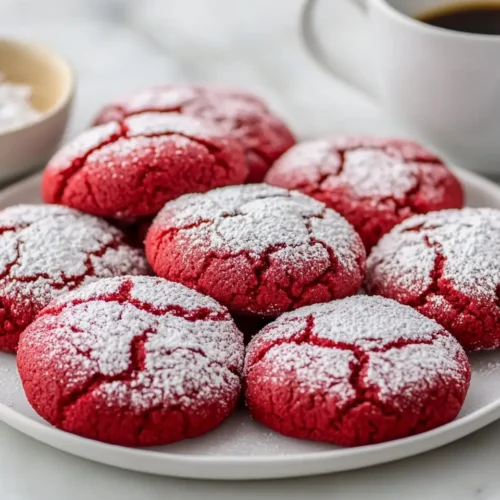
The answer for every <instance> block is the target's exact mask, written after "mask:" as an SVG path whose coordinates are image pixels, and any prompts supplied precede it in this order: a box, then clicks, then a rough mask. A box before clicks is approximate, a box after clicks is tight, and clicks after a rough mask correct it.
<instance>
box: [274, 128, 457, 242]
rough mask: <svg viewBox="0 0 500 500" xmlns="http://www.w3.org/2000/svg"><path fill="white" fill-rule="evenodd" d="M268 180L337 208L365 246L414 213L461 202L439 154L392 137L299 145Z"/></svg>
mask: <svg viewBox="0 0 500 500" xmlns="http://www.w3.org/2000/svg"><path fill="white" fill-rule="evenodd" d="M266 182H268V183H270V184H273V185H276V186H281V187H285V188H288V189H298V190H299V191H301V192H303V193H305V194H307V195H309V196H312V197H313V198H316V199H318V200H319V201H322V202H323V203H325V204H326V205H327V206H329V207H330V208H333V209H334V210H337V211H338V212H339V213H341V214H342V215H343V216H344V217H346V219H347V220H348V221H349V222H350V223H351V224H353V226H354V227H355V228H356V230H357V231H358V232H359V233H360V235H361V238H362V239H363V242H364V243H365V246H366V248H367V250H369V249H370V248H371V247H372V246H373V245H374V244H376V242H377V241H378V240H379V239H380V237H381V236H382V235H383V234H385V233H387V232H388V231H389V230H390V229H391V228H392V227H394V226H395V225H396V224H398V223H399V222H401V221H402V220H404V219H406V218H408V217H410V216H412V215H415V214H420V213H426V212H429V211H432V210H440V209H445V208H461V207H462V206H463V203H464V200H463V198H464V197H463V191H462V188H461V186H460V184H459V182H458V180H457V179H456V178H455V176H454V175H453V174H452V173H451V172H450V171H449V170H448V168H447V167H446V166H445V165H444V164H443V162H442V161H441V160H440V159H439V158H437V157H436V156H434V155H432V154H431V153H429V152H427V151H426V150H424V149H423V148H422V147H420V146H419V145H417V144H415V143H412V142H409V141H402V140H395V139H392V140H388V139H376V138H368V137H356V136H352V137H351V136H346V137H342V136H340V137H334V138H332V139H329V140H318V141H310V142H305V143H302V144H298V145H296V146H294V147H293V148H291V149H290V150H289V151H288V152H287V153H286V154H284V155H283V156H282V157H281V158H280V159H279V160H278V161H277V162H276V163H275V165H274V166H273V168H272V169H271V170H270V171H269V173H268V174H267V176H266Z"/></svg>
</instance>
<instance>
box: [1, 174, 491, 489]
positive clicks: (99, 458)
mask: <svg viewBox="0 0 500 500" xmlns="http://www.w3.org/2000/svg"><path fill="white" fill-rule="evenodd" d="M453 170H454V171H455V173H456V174H457V175H458V177H459V178H460V179H461V180H462V181H463V182H464V183H465V184H468V185H470V186H473V187H475V188H477V189H478V190H480V191H483V192H487V193H488V194H490V195H491V196H493V197H495V198H498V199H499V200H500V186H497V185H496V184H495V183H493V182H492V181H490V180H488V179H486V178H484V177H481V176H480V175H478V174H476V173H474V172H470V171H467V170H464V169H462V168H458V167H453ZM40 178H41V174H40V173H37V174H35V175H32V176H30V177H28V178H26V179H24V180H22V181H19V182H17V183H15V184H13V185H11V186H9V187H7V188H5V189H3V190H1V191H0V196H1V197H7V196H15V195H16V194H17V193H18V192H22V191H23V190H25V189H28V188H31V187H33V186H34V185H35V184H36V183H39V181H40ZM497 419H500V398H499V399H498V400H496V401H493V402H491V403H489V404H487V405H486V406H483V407H481V408H479V409H478V410H476V411H474V412H472V413H470V414H468V415H466V416H464V417H461V418H460V419H458V420H453V421H452V422H449V423H448V424H445V425H443V426H441V427H438V428H436V429H432V430H430V431H427V432H424V433H422V434H417V435H414V436H410V437H406V438H403V439H398V440H394V441H388V442H385V443H380V444H375V445H366V446H360V447H355V448H340V449H339V448H335V449H333V450H321V451H311V452H301V453H297V454H294V455H248V456H242V455H197V454H189V455H179V454H176V453H169V452H163V451H162V452H158V451H155V450H154V449H148V448H128V447H124V446H118V445H112V444H108V443H103V442H100V441H95V440H92V439H88V438H84V437H81V436H77V435H74V434H71V433H68V432H65V431H62V430H60V429H57V428H55V427H52V426H50V425H49V424H47V423H45V422H39V421H37V420H34V419H33V418H30V417H28V416H26V415H24V414H22V413H19V412H18V411H16V410H15V409H13V408H10V407H9V406H7V405H5V404H3V403H0V420H1V421H3V422H4V423H5V424H7V425H9V426H10V427H12V428H14V429H16V430H17V431H19V432H21V433H24V434H25V435H27V436H29V437H31V438H33V439H35V440H37V441H40V442H42V443H44V444H46V445H48V446H51V447H52V448H55V449H58V450H62V451H64V452H66V453H69V454H72V455H75V456H78V457H82V458H85V459H89V460H92V461H94V462H98V463H104V464H107V465H111V466H115V467H119V468H123V469H128V470H134V471H138V472H146V473H152V474H156V475H164V476H176V477H185V478H198V479H225V480H228V479H229V480H247V479H272V478H275V479H277V478H286V477H298V476H312V475H318V474H325V473H329V472H340V471H343V470H354V469H359V468H363V467H368V466H372V465H377V464H382V463H388V462H391V461H395V460H400V459H402V458H406V457H410V456H414V455H417V454H420V453H424V452H426V451H430V450H433V449H436V448H439V447H441V446H444V445H446V444H449V443H451V442H453V441H456V440H458V439H460V438H462V437H465V436H466V435H469V434H471V433H473V432H475V431H477V430H479V429H480V428H482V427H485V426H486V425H488V424H490V423H492V422H494V421H495V420H497ZM354 459H358V462H357V463H353V460H354ZM270 466H273V467H270Z"/></svg>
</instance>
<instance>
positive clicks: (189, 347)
mask: <svg viewBox="0 0 500 500" xmlns="http://www.w3.org/2000/svg"><path fill="white" fill-rule="evenodd" d="M242 337H243V336H242V334H241V332H240V331H239V330H238V329H237V328H236V326H235V325H234V322H233V320H232V319H231V316H230V315H229V312H228V311H227V309H226V308H225V307H223V306H221V305H220V304H217V302H215V301H214V300H212V299H210V298H209V297H204V296H203V295H201V294H199V293H197V292H195V291H194V290H190V289H188V288H186V287H184V286H182V285H179V284H177V283H171V282H168V281H165V280H162V279H159V278H152V277H136V278H133V277H123V278H113V279H106V280H101V281H98V282H96V283H93V284H91V285H89V286H86V287H82V288H80V289H79V290H75V291H74V292H72V293H69V294H67V295H64V296H63V297H60V298H59V299H56V300H55V301H53V302H52V303H51V304H50V305H49V306H48V307H47V308H45V309H44V310H43V311H42V312H41V313H40V314H39V315H38V317H37V319H36V320H35V321H34V322H33V323H32V324H31V325H30V326H29V327H28V328H27V329H26V330H25V331H24V333H23V334H22V336H21V340H20V343H19V351H18V357H17V364H18V368H19V374H20V376H21V380H22V383H23V387H24V390H25V392H26V396H27V398H28V401H29V402H30V404H31V405H32V406H33V408H34V409H35V411H36V412H37V413H38V414H39V415H41V416H42V417H43V418H44V419H45V420H47V421H48V422H50V423H51V424H52V425H54V426H56V427H58V428H60V429H62V430H65V431H68V432H72V433H75V434H79V435H81V436H84V437H87V438H91V439H97V440H100V441H106V442H108V443H114V444H120V445H124V446H155V445H162V444H167V443H171V442H173V441H178V440H180V439H186V438H192V437H196V436H199V435H201V434H204V433H205V432H208V431H210V430H212V429H214V428H215V427H217V426H218V425H219V424H220V423H221V422H222V421H223V420H224V419H225V418H226V417H228V416H229V414H230V413H231V412H232V410H233V408H234V407H235V405H236V403H237V401H238V395H239V392H240V372H241V368H242V364H243V354H244V347H243V338H242Z"/></svg>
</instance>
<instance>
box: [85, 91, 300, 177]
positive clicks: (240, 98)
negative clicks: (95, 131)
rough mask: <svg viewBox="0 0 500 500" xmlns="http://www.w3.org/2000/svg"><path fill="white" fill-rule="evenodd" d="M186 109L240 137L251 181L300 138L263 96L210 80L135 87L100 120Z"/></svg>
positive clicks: (109, 105)
mask: <svg viewBox="0 0 500 500" xmlns="http://www.w3.org/2000/svg"><path fill="white" fill-rule="evenodd" d="M151 111H155V112H162V113H172V112H177V113H182V114H185V115H190V116H197V117H200V118H204V119H209V120H212V121H214V122H216V123H217V124H218V125H220V126H221V127H222V128H223V129H224V130H225V131H226V132H227V133H228V134H229V135H231V136H232V137H233V138H235V139H237V140H238V141H239V143H240V144H241V146H242V147H243V149H244V151H245V157H246V162H247V165H248V171H249V173H248V177H247V182H261V181H262V180H263V178H264V175H265V174H266V172H267V171H268V170H269V168H270V166H271V165H272V163H273V162H274V161H275V160H276V159H277V158H278V157H279V156H280V155H281V154H283V153H284V152H285V151H286V150H287V149H288V148H290V147H291V146H293V144H295V138H294V137H293V134H292V132H291V131H290V130H289V129H288V127H287V126H286V125H285V123H284V122H283V121H281V120H280V119H279V118H278V117H277V116H275V115H274V114H273V113H271V111H270V110H269V109H268V107H267V106H266V104H265V103H264V102H263V101H262V100H261V99H259V98H258V97H256V96H254V95H252V94H248V93H246V92H243V91H237V90H231V89H224V88H218V87H214V86H207V85H203V86H202V85H163V86H156V87H149V88H145V89H142V90H138V91H136V92H133V93H131V94H129V95H127V96H124V97H123V98H121V99H119V100H117V101H116V102H113V103H110V104H108V105H107V106H105V107H104V108H103V109H102V110H101V111H100V112H99V114H98V116H97V117H96V119H95V122H94V123H95V124H96V125H100V124H103V123H107V122H109V121H113V120H123V119H124V118H126V117H127V116H132V115H136V114H139V113H144V112H151Z"/></svg>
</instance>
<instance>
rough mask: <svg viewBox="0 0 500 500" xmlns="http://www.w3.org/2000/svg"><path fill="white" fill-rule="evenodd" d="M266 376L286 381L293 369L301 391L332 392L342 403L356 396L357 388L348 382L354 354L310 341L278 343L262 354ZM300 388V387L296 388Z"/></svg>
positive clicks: (277, 382)
mask: <svg viewBox="0 0 500 500" xmlns="http://www.w3.org/2000/svg"><path fill="white" fill-rule="evenodd" d="M265 360H266V363H267V364H268V366H269V370H268V372H267V377H268V378H269V379H270V380H272V381H273V382H274V383H276V384H280V383H281V384H287V385H288V383H289V379H288V376H289V374H290V372H294V373H295V375H296V379H297V380H298V381H299V384H300V388H301V389H302V390H303V391H311V392H322V391H327V392H328V393H329V394H332V393H335V394H337V395H338V396H339V397H341V398H342V399H343V400H344V401H345V403H346V404H347V402H348V401H350V400H353V399H355V397H356V389H355V388H354V387H353V386H352V384H351V383H350V381H349V375H350V374H351V372H352V366H353V364H355V363H356V362H357V361H356V356H355V355H354V353H353V352H352V351H349V350H341V349H331V348H326V347H319V346H315V345H310V344H302V345H297V344H278V345H275V346H273V347H271V348H270V349H269V351H268V352H267V353H266V355H265ZM299 390H300V389H299Z"/></svg>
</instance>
